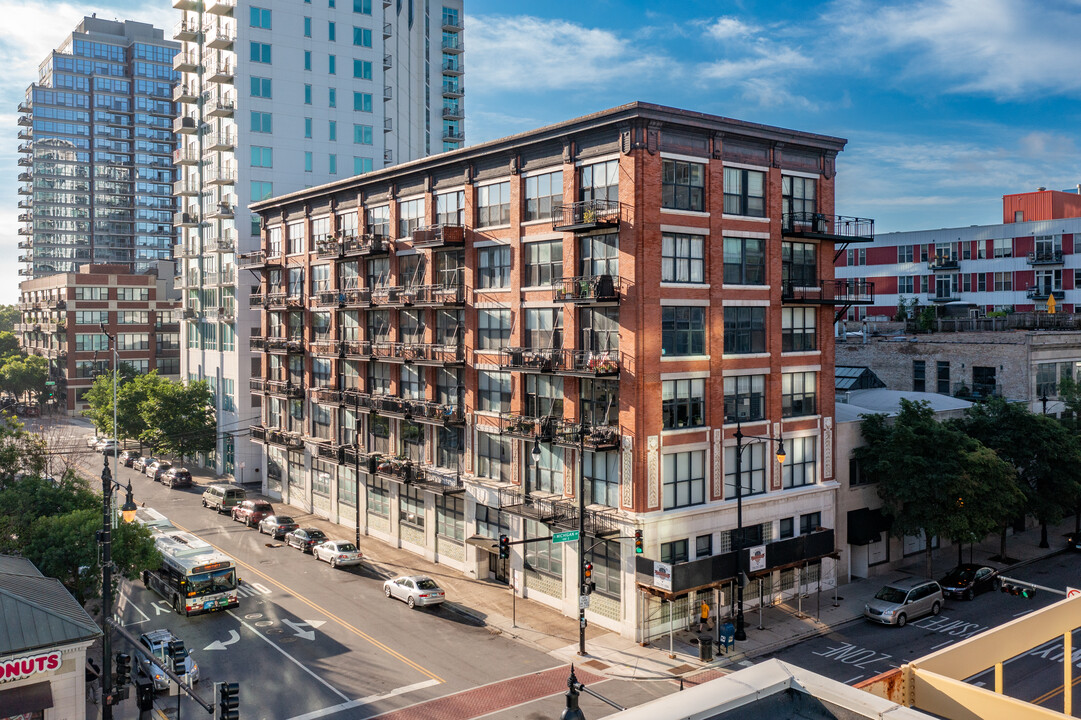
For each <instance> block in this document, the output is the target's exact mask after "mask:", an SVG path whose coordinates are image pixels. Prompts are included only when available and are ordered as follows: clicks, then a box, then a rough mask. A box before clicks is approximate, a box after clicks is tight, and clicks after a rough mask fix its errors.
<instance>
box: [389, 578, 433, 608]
mask: <svg viewBox="0 0 1081 720" xmlns="http://www.w3.org/2000/svg"><path fill="white" fill-rule="evenodd" d="M383 593H384V594H385V595H386V596H387V597H388V598H398V599H399V600H405V604H406V605H408V606H409V609H410V610H412V609H414V608H415V607H416V606H417V605H435V606H437V607H438V606H439V605H442V604H443V601H444V600H446V598H447V596H446V593H445V592H443V590H442V588H440V587H439V586H438V585H436V584H435V580H432V579H431V578H430V577H427V576H425V575H404V576H402V577H396V578H392V579H390V580H387V581H386V582H385V583H383Z"/></svg>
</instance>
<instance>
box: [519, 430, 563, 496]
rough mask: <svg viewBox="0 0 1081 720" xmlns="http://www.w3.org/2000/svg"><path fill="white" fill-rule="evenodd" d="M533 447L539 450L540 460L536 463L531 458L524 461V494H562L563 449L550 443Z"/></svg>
mask: <svg viewBox="0 0 1081 720" xmlns="http://www.w3.org/2000/svg"><path fill="white" fill-rule="evenodd" d="M533 447H535V448H537V449H538V450H540V458H539V459H538V460H537V462H533V461H532V457H530V459H529V460H527V461H526V467H525V470H526V479H525V490H526V492H533V491H536V490H539V491H541V492H546V493H553V494H556V495H561V494H563V448H561V447H558V446H556V445H553V444H552V443H537V444H536V445H534V446H533ZM531 452H532V451H530V453H531Z"/></svg>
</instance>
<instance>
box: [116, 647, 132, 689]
mask: <svg viewBox="0 0 1081 720" xmlns="http://www.w3.org/2000/svg"><path fill="white" fill-rule="evenodd" d="M130 682H131V655H128V654H127V653H117V654H116V686H117V687H118V688H122V687H124V686H125V685H127V684H128V683H130Z"/></svg>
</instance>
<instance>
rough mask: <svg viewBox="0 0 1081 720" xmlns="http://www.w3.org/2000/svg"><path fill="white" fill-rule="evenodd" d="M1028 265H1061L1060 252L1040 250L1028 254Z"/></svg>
mask: <svg viewBox="0 0 1081 720" xmlns="http://www.w3.org/2000/svg"><path fill="white" fill-rule="evenodd" d="M1028 264H1029V265H1061V264H1062V251H1061V250H1041V251H1037V252H1030V253H1029V254H1028Z"/></svg>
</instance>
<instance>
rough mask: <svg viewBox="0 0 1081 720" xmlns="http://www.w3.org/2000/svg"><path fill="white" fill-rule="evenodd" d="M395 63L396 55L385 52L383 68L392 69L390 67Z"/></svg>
mask: <svg viewBox="0 0 1081 720" xmlns="http://www.w3.org/2000/svg"><path fill="white" fill-rule="evenodd" d="M393 65H394V56H393V55H391V54H390V53H385V54H384V55H383V69H384V70H390V68H391V67H392V66H393Z"/></svg>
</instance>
